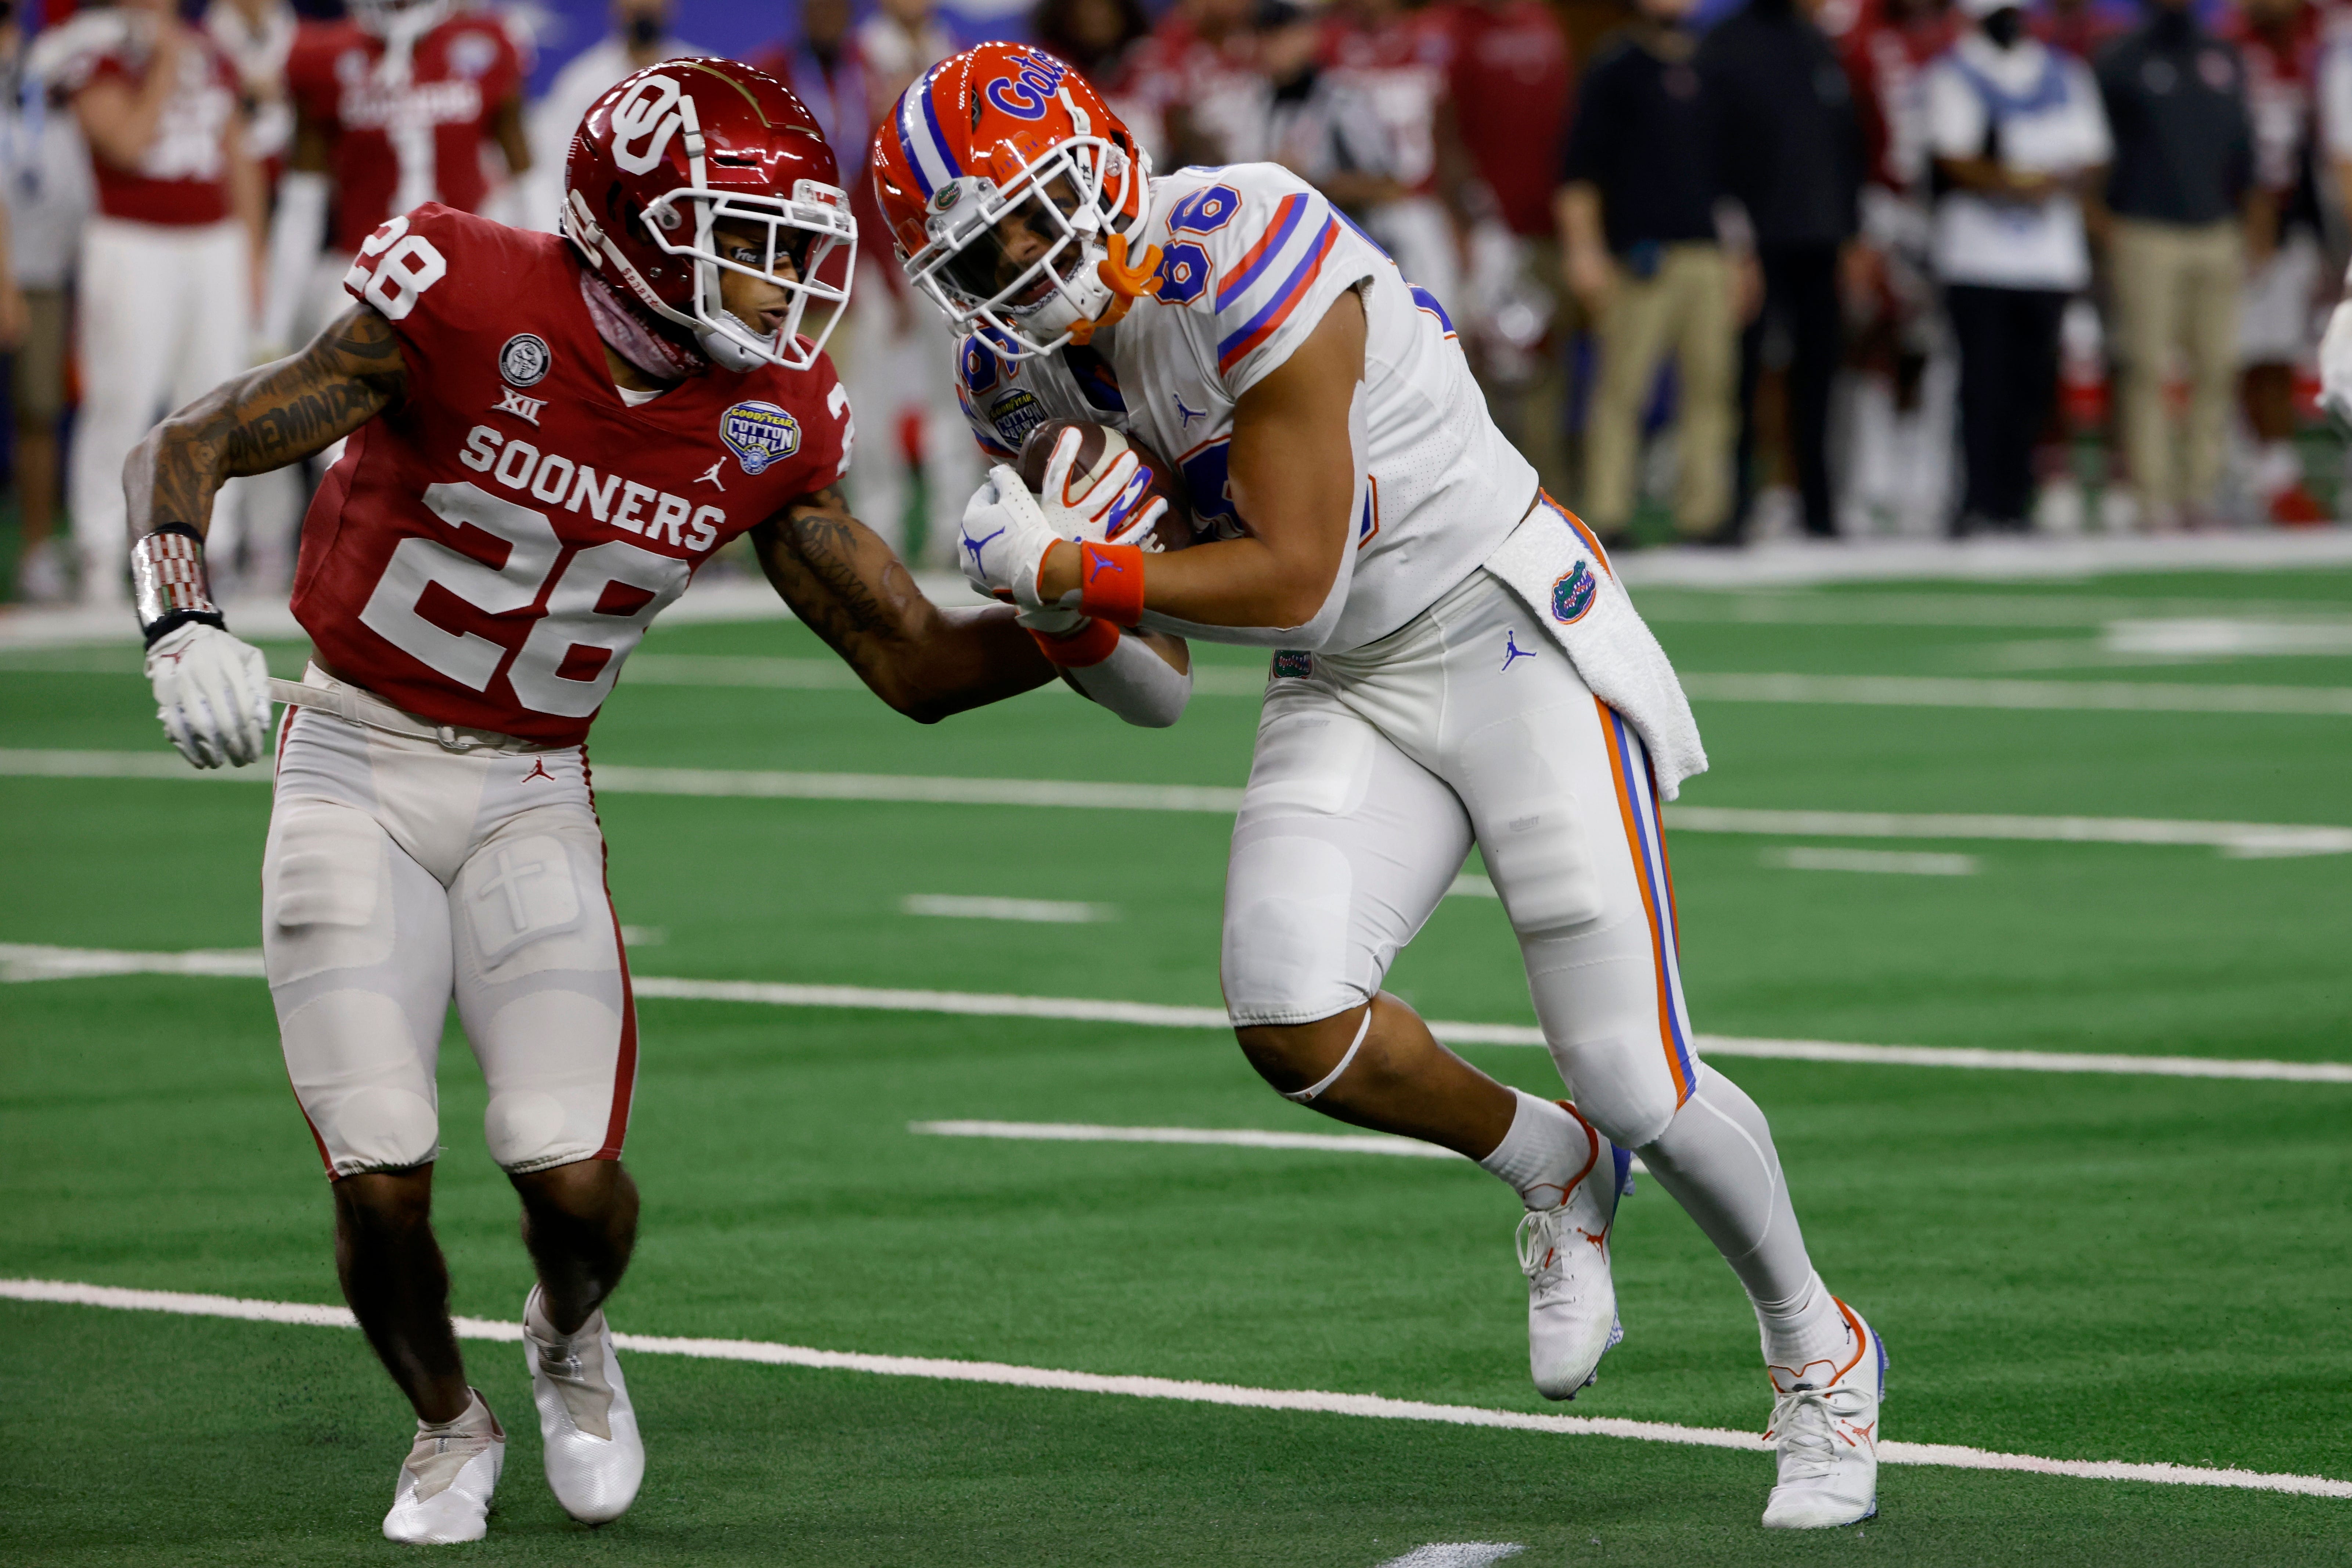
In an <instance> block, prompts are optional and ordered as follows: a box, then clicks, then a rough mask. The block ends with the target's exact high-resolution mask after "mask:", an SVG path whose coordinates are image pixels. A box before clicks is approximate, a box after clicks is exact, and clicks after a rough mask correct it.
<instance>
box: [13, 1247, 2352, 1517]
mask: <svg viewBox="0 0 2352 1568" xmlns="http://www.w3.org/2000/svg"><path fill="white" fill-rule="evenodd" d="M0 1298H5V1299H7V1300H17V1301H39V1302H52V1303H58V1304H61V1305H69V1306H79V1307H103V1308H110V1309H113V1310H121V1311H142V1312H169V1313H175V1314H178V1315H180V1316H184V1317H197V1318H233V1319H242V1320H245V1321H251V1322H265V1323H285V1324H291V1325H296V1326H300V1327H307V1328H337V1329H348V1328H352V1327H353V1326H354V1324H353V1323H352V1315H351V1313H350V1312H348V1311H346V1310H344V1309H342V1308H341V1307H328V1306H320V1305H313V1304H310V1303H308V1302H299V1301H256V1300H244V1299H240V1298H237V1297H232V1296H206V1295H194V1294H187V1293H184V1292H181V1291H176V1290H131V1289H121V1288H120V1287H117V1286H110V1285H84V1284H79V1283H77V1282H74V1281H71V1280H64V1279H0ZM457 1333H458V1336H459V1337H460V1338H462V1339H470V1340H493V1341H499V1342H506V1343H513V1342H517V1341H519V1340H520V1339H521V1338H522V1325H521V1324H520V1323H519V1322H509V1321H488V1320H485V1319H480V1318H459V1319H457ZM613 1340H614V1343H615V1344H616V1345H618V1346H619V1347H620V1348H621V1349H623V1350H626V1351H632V1352H636V1353H637V1354H639V1355H678V1356H693V1357H697V1358H698V1359H701V1360H706V1361H732V1362H751V1363H757V1364H760V1365H764V1366H797V1367H806V1368H810V1369H812V1370H815V1371H824V1372H862V1373H870V1374H873V1375H875V1376H879V1377H921V1378H931V1379H935V1380H938V1381H940V1382H947V1383H974V1384H997V1385H1000V1386H1003V1387H1008V1388H1036V1389H1053V1390H1059V1391H1063V1392H1066V1393H1072V1394H1116V1395H1123V1396H1126V1397H1128V1398H1134V1399H1169V1400H1177V1401H1181V1402H1182V1403H1185V1404H1192V1405H1228V1406H1232V1407H1235V1408H1240V1409H1248V1410H1280V1411H1292V1412H1299V1413H1304V1414H1312V1415H1353V1416H1359V1417H1368V1418H1370V1419H1375V1420H1387V1421H1431V1422H1441V1423H1444V1424H1446V1425H1449V1426H1484V1427H1490V1428H1495V1429H1499V1430H1503V1431H1513V1432H1546V1433H1552V1434H1556V1435H1559V1436H1587V1437H1622V1438H1629V1439H1632V1440H1633V1441H1636V1442H1644V1443H1673V1444H1678V1445H1682V1446H1685V1447H1700V1448H1730V1449H1736V1450H1738V1451H1740V1452H1744V1453H1751V1454H1759V1455H1760V1454H1763V1453H1766V1452H1768V1451H1769V1450H1768V1449H1767V1448H1766V1447H1765V1444H1764V1440H1763V1438H1761V1437H1759V1436H1757V1435H1756V1434H1755V1433H1752V1432H1734V1431H1730V1430H1727V1429H1726V1428H1724V1427H1719V1426H1672V1425H1669V1424H1667V1423H1665V1422H1662V1421H1629V1420H1624V1419H1621V1418H1619V1417H1615V1416H1583V1415H1544V1414H1538V1413H1535V1412H1528V1411H1517V1410H1486V1409H1481V1408H1479V1407H1477V1406H1475V1405H1430V1404H1424V1403H1423V1402H1422V1401H1420V1400H1414V1399H1388V1398H1383V1397H1382V1396H1381V1395H1379V1394H1331V1393H1325V1392H1322V1391H1320V1390H1316V1389H1292V1388H1250V1387H1246V1386H1243V1385H1240V1384H1228V1383H1194V1382H1189V1381H1183V1380H1180V1379H1176V1378H1167V1377H1122V1376H1118V1375H1113V1374H1108V1373H1091V1372H1066V1371H1063V1370H1061V1369H1060V1368H1057V1367H1042V1366H1017V1365H1012V1364H1008V1363H1003V1362H985V1361H948V1360H944V1359H940V1358H935V1357H929V1356H894V1355H866V1354H863V1353H859V1352H852V1351H826V1350H814V1349H811V1348H809V1347H808V1346H805V1345H787V1344H779V1343H776V1342H773V1341H770V1340H710V1339H677V1338H671V1337H667V1336H664V1335H658V1334H625V1333H615V1334H614V1336H613ZM1878 1457H1879V1458H1880V1460H1881V1461H1882V1462H1884V1463H1886V1464H1892V1465H1932V1466H1937V1467H1940V1468H1948V1469H1963V1470H2017V1471H2023V1472H2025V1473H2028V1474H2032V1475H2044V1476H2071V1477H2074V1478H2077V1479H2084V1480H2107V1481H2147V1482H2152V1483H2155V1484H2157V1485H2159V1486H2191V1487H2227V1488H2233V1489H2242V1490H2248V1491H2270V1492H2292V1493H2296V1494H2299V1495H2302V1496H2305V1497H2328V1498H2352V1480H2337V1479H2334V1478H2332V1477H2327V1476H2295V1475H2272V1474H2265V1473H2263V1472H2261V1471H2256V1470H2239V1469H2213V1468H2206V1467H2204V1466H2200V1465H2172V1464H2162V1463H2156V1464H2149V1463H2143V1462H2135V1461H2128V1460H2118V1459H2046V1458H2040V1457H2039V1456H2036V1455H2032V1454H2004V1453H1998V1452H1993V1451H1990V1450H1987V1449H1983V1448H1969V1447H1960V1446H1958V1445H1957V1444H1945V1443H1882V1444H1880V1445H1879V1447H1878Z"/></svg>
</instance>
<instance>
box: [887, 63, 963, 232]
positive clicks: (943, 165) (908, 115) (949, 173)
mask: <svg viewBox="0 0 2352 1568" xmlns="http://www.w3.org/2000/svg"><path fill="white" fill-rule="evenodd" d="M944 64H945V62H944V61H942V62H941V65H944ZM940 68H941V67H940V66H933V67H932V68H930V69H929V71H928V72H926V73H925V74H924V76H923V79H922V80H920V81H919V82H917V83H916V84H915V85H914V86H913V87H911V88H909V89H907V91H906V92H905V93H904V94H902V95H901V96H900V97H899V100H898V141H899V142H900V143H901V144H902V145H903V146H905V148H906V149H907V166H908V169H910V170H911V171H913V173H914V176H915V184H916V187H917V188H918V189H919V190H920V191H921V192H922V193H923V195H924V198H925V199H926V200H928V199H929V196H930V195H931V193H932V192H933V191H936V190H938V189H939V188H940V186H941V185H942V184H946V183H947V182H948V181H950V180H952V179H954V178H955V177H956V175H955V163H954V161H953V160H952V159H950V157H949V156H948V150H947V138H945V137H944V136H942V135H940V117H939V114H938V111H937V110H933V109H932V107H931V84H932V83H933V82H935V81H937V80H938V79H939V75H940ZM917 104H920V105H922V112H921V113H919V114H918V113H917V112H916V111H915V106H916V105H917Z"/></svg>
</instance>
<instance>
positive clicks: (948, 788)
mask: <svg viewBox="0 0 2352 1568" xmlns="http://www.w3.org/2000/svg"><path fill="white" fill-rule="evenodd" d="M0 777H13V778H59V779H88V778H126V779H169V780H193V781H206V780H213V781H222V782H226V783H232V784H268V782H269V773H268V770H267V769H265V768H259V767H254V768H243V769H228V768H224V769H219V770H215V771H212V772H199V771H198V770H196V769H194V768H192V767H190V766H188V765H187V764H186V763H184V762H182V761H181V760H180V758H179V756H178V755H177V754H176V753H174V752H169V751H163V750H160V749H159V750H157V751H153V752H74V751H29V750H14V751H12V750H6V749H0ZM596 788H597V790H598V792H599V793H600V794H604V795H698V796H706V797H734V798H739V799H745V800H857V801H882V802H904V803H910V804H915V805H1040V806H1055V807H1069V806H1077V807H1098V808H1101V809H1105V810H1113V811H1176V812H1202V813H1206V814H1210V815H1214V816H1231V815H1233V814H1234V812H1236V811H1238V810H1239V809H1240V808H1241V803H1242V792H1241V791H1240V790H1238V789H1234V788H1230V787H1225V786H1221V785H1215V784H1096V783H1088V782H1084V781H1077V780H1066V779H996V778H950V777H940V776H935V775H929V774H916V773H774V772H766V771H761V770H757V769H740V768H642V767H618V766H603V765H600V766H599V767H598V768H597V769H596ZM1666 826H1668V827H1670V828H1673V829H1674V830H1675V831H1676V832H1678V833H1730V834H1745V835H1755V836H1767V837H1778V838H1999V839H2021V840H2032V841H2039V842H2044V843H2053V844H2157V845H2176V846H2184V847H2200V846H2203V847H2212V848H2217V849H2219V850H2221V852H2222V853H2223V854H2224V855H2228V856H2230V857H2231V858H2244V859H2253V858H2276V857H2284V856H2296V855H2347V854H2352V827H2336V826H2325V825H2319V824H2311V823H2274V822H2205V821H2185V822H2184V821H2171V820H2166V819H2163V818H2156V817H2137V816H2006V815H1988V814H1980V813H1966V812H1927V813H1918V812H1897V811H1790V810H1762V809H1754V808H1749V807H1746V806H1721V805H1670V806H1668V807H1666ZM1450 890H1451V891H1454V892H1456V893H1465V894H1468V893H1473V892H1475V889H1474V888H1472V887H1468V886H1465V885H1464V884H1462V883H1460V882H1458V881H1457V882H1456V883H1455V885H1454V888H1453V889H1450Z"/></svg>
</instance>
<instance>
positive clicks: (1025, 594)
mask: <svg viewBox="0 0 2352 1568" xmlns="http://www.w3.org/2000/svg"><path fill="white" fill-rule="evenodd" d="M1070 537H1072V535H1070V534H1066V533H1060V532H1056V531H1055V529H1054V526H1053V525H1052V524H1051V523H1049V522H1048V521H1046V520H1045V510H1044V509H1043V508H1041V507H1040V506H1039V505H1038V504H1037V498H1036V497H1035V496H1033V495H1031V494H1030V493H1029V487H1028V486H1027V485H1024V484H1023V483H1022V482H1021V476H1020V475H1019V474H1018V473H1016V472H1014V471H1013V469H1012V468H1009V467H1007V466H1006V465H1005V464H1003V463H999V464H997V465H996V467H994V468H991V469H989V470H988V478H987V479H984V480H982V482H981V486H980V489H976V490H974V491H972V492H971V501H970V503H968V504H967V505H966V506H965V507H964V509H963V533H962V537H961V539H959V540H958V541H957V543H958V545H959V547H960V552H961V556H962V559H963V574H964V576H966V577H967V578H969V579H970V580H971V585H972V586H973V587H975V588H977V589H979V590H980V591H981V592H982V593H983V594H985V595H988V596H989V597H991V598H994V599H1004V600H1008V601H1010V602H1011V603H1013V604H1015V605H1020V606H1021V607H1022V608H1023V609H1024V610H1036V609H1042V608H1045V607H1046V606H1045V604H1044V601H1042V600H1040V599H1039V598H1038V597H1037V568H1038V566H1039V565H1040V564H1041V563H1044V561H1045V552H1046V550H1047V549H1048V548H1050V547H1051V546H1052V545H1053V544H1054V542H1055V541H1056V540H1061V539H1067V538H1070Z"/></svg>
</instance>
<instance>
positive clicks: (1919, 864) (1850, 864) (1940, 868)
mask: <svg viewBox="0 0 2352 1568" xmlns="http://www.w3.org/2000/svg"><path fill="white" fill-rule="evenodd" d="M1758 858H1759V859H1760V860H1762V861H1763V862H1764V864H1765V865H1767V866H1778V867H1780V868H1782V869H1784V870H1790V871H1876V872H1880V873H1884V874H1890V875H1894V876H1898V877H1973V876H1975V875H1976V874H1977V858H1976V857H1975V856H1973V855H1906V854H1905V853H1903V852H1902V851H1901V850H1897V849H1827V848H1822V847H1802V846H1791V847H1787V848H1782V849H1767V850H1765V851H1764V853H1763V854H1762V855H1760V856H1759V857H1758Z"/></svg>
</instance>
